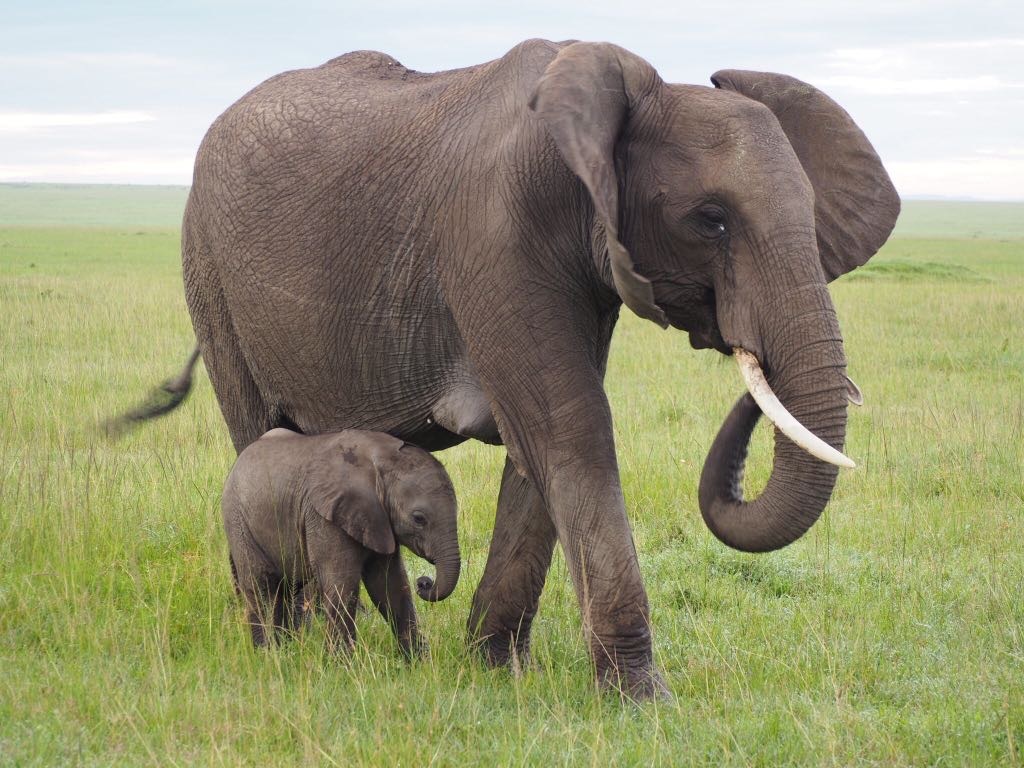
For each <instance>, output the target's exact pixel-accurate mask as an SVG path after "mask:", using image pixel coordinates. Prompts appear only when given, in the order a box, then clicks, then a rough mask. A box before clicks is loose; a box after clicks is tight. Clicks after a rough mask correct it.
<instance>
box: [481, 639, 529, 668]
mask: <svg viewBox="0 0 1024 768" xmlns="http://www.w3.org/2000/svg"><path fill="white" fill-rule="evenodd" d="M470 645H471V646H472V647H473V648H475V649H476V650H477V651H478V652H479V654H480V656H481V657H482V658H483V660H484V663H486V664H487V666H489V667H494V668H497V667H507V668H508V669H509V671H510V672H512V674H513V675H515V676H516V677H518V676H519V675H521V674H522V673H523V670H524V669H526V668H528V667H529V666H530V664H531V661H530V638H529V635H526V634H524V633H522V632H520V633H518V634H517V633H513V632H496V633H494V634H490V635H485V636H483V637H479V638H470Z"/></svg>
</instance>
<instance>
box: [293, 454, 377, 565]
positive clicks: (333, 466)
mask: <svg viewBox="0 0 1024 768" xmlns="http://www.w3.org/2000/svg"><path fill="white" fill-rule="evenodd" d="M380 491H381V481H380V477H379V474H378V472H377V469H376V467H375V466H374V465H373V463H372V462H370V461H369V460H366V459H360V460H357V462H356V463H354V464H353V463H352V460H351V453H350V452H346V453H343V452H342V451H341V450H331V451H327V452H325V454H324V455H321V456H317V458H316V459H315V460H314V461H313V462H312V463H311V465H310V467H309V472H308V475H307V478H306V494H307V500H308V502H309V503H310V504H311V505H312V507H313V509H315V510H316V512H317V514H319V515H320V516H321V517H323V518H324V519H325V520H327V521H329V522H331V523H334V524H335V525H339V526H341V528H342V529H343V530H344V531H345V533H347V534H348V535H349V536H351V537H352V538H353V539H355V540H356V541H358V542H359V543H360V544H362V545H363V546H364V547H366V548H367V549H371V550H373V551H374V552H377V553H379V554H382V555H390V554H392V553H393V552H394V551H395V534H394V531H393V530H392V528H391V517H390V516H389V515H388V512H387V509H386V508H385V506H384V503H383V497H382V495H381V493H380Z"/></svg>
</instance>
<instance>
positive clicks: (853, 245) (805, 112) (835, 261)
mask: <svg viewBox="0 0 1024 768" xmlns="http://www.w3.org/2000/svg"><path fill="white" fill-rule="evenodd" d="M711 82H712V83H713V84H714V86H715V87H716V88H722V89H724V90H729V91H735V92H736V93H739V94H742V95H744V96H746V97H748V98H751V99H754V100H755V101H759V102H761V103H762V104H764V105H765V106H766V107H768V109H770V110H771V111H772V112H773V113H774V114H775V117H776V119H777V120H778V121H779V124H780V125H781V126H782V130H783V131H785V133H786V136H787V137H788V138H789V143H790V144H792V145H793V149H794V150H795V151H796V156H797V157H798V158H799V159H800V163H801V164H802V165H803V168H804V172H805V173H806V174H807V178H808V179H810V181H811V186H812V187H814V218H815V222H816V225H817V231H818V253H819V255H820V256H821V264H822V267H824V270H825V275H826V276H827V277H828V279H829V280H830V281H831V280H834V279H835V278H837V277H839V276H840V275H843V274H845V273H847V272H849V271H850V270H852V269H854V268H856V267H859V266H861V265H862V264H864V263H865V262H867V260H868V259H870V258H871V257H872V256H874V255H875V253H877V252H878V249H879V248H881V247H882V244H883V243H885V241H886V240H887V239H888V237H889V234H890V233H891V232H892V228H893V227H894V226H895V224H896V218H897V216H899V213H900V198H899V195H898V194H897V193H896V189H895V187H893V185H892V181H891V180H890V179H889V174H888V173H886V172H885V168H884V167H882V161H881V160H880V159H879V158H878V154H877V153H876V152H875V149H874V147H872V146H871V142H870V141H868V138H867V136H865V135H864V133H863V132H862V131H861V129H860V128H858V127H857V124H856V123H855V122H853V118H851V117H850V115H849V114H847V112H846V110H844V109H843V108H842V107H840V106H839V105H838V104H836V103H835V102H834V101H833V100H832V99H830V98H829V97H828V96H826V95H825V94H824V93H822V92H821V91H819V90H818V89H817V88H815V87H814V86H812V85H808V84H807V83H804V82H802V81H800V80H797V79H796V78H793V77H788V76H787V75H777V74H772V73H769V72H747V71H742V70H736V69H725V70H722V71H720V72H716V73H715V74H713V75H712V76H711Z"/></svg>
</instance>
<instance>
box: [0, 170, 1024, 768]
mask: <svg viewBox="0 0 1024 768" xmlns="http://www.w3.org/2000/svg"><path fill="white" fill-rule="evenodd" d="M93 191H94V190H90V189H86V190H83V194H91V193H92V192H93ZM65 202H66V201H65ZM61 204H64V203H63V202H62V203H61ZM67 204H68V205H69V206H71V207H74V206H73V205H72V204H71V203H67ZM54 205H55V206H56V205H57V203H56V202H55V203H54ZM920 205H922V206H925V207H926V204H920ZM993 216H995V217H996V218H995V219H993V221H995V220H997V218H998V212H996V213H994V214H993ZM5 221H7V223H8V226H7V227H6V228H3V229H0V313H2V322H0V354H2V365H0V424H2V427H0V563H2V564H3V565H2V567H0V764H3V765H7V764H10V765H48V766H49V765H65V764H82V765H114V764H116V765H140V764H147V765H149V764H161V765H165V764H166V765H190V764H201V765H209V764H212V765H220V764H225V765H235V764H249V763H253V764H265V765H276V764H309V765H334V764H338V765H352V764H356V765H359V764H375V765H477V764H495V765H522V764H537V765H562V764H565V765H578V764H593V765H608V764H622V765H679V764H688V763H710V764H716V765H720V764H737V765H748V764H754V765H788V764H808V765H827V764H832V765H852V764H862V763H866V764H882V765H923V764H939V763H942V764H954V765H1013V764H1019V763H1020V762H1021V759H1022V758H1021V751H1022V750H1024V682H1022V681H1024V607H1022V601H1021V594H1022V592H1024V481H1022V472H1021V467H1022V464H1024V461H1022V459H1024V455H1022V454H1024V451H1022V448H1021V444H1022V440H1024V345H1022V341H1021V339H1022V336H1024V299H1022V298H1021V297H1022V296H1024V255H1022V254H1024V241H1022V240H1020V239H1007V238H1005V237H1002V236H1001V235H997V236H993V237H990V236H988V235H987V233H984V232H983V233H982V235H981V236H978V237H972V236H970V235H967V236H963V233H962V232H961V233H959V235H957V236H956V237H955V238H954V237H953V236H948V237H949V239H936V238H932V239H924V238H915V239H910V238H899V239H896V240H894V241H892V242H891V243H890V244H889V245H887V246H886V247H885V249H884V250H883V252H882V253H881V254H880V255H879V256H878V257H876V259H874V260H873V261H872V262H871V263H870V264H869V265H868V266H867V267H865V268H864V269H862V270H858V271H857V272H855V273H854V274H852V275H850V276H848V277H845V278H843V279H841V280H839V281H838V282H837V283H836V284H834V286H833V291H832V292H833V296H834V297H835V300H836V304H837V308H838V312H839V315H840V320H841V322H842V325H843V329H844V334H845V338H846V349H847V356H848V358H849V360H850V374H851V376H853V378H854V379H855V380H856V381H857V382H858V383H859V384H860V386H861V389H862V390H863V392H864V395H865V399H866V406H865V407H864V408H863V409H861V410H856V411H853V412H852V413H851V418H850V426H849V442H848V446H847V449H848V450H847V452H848V453H849V455H850V456H852V457H853V458H854V459H855V460H856V461H857V462H858V464H859V467H858V469H857V470H855V471H851V472H843V473H842V475H841V477H840V481H839V484H838V486H837V489H836V493H835V495H834V497H833V500H832V503H831V504H830V505H829V508H828V509H827V511H826V513H825V515H824V517H823V519H822V520H821V521H819V523H818V524H817V525H815V527H814V528H813V529H812V530H811V531H810V533H809V534H808V535H807V536H805V537H804V538H803V539H802V540H801V541H799V542H798V543H796V544H795V545H793V546H791V547H789V548H787V549H785V550H783V551H780V552H777V553H773V554H769V555H761V556H751V555H744V554H741V553H737V552H733V551H730V550H728V549H726V548H724V547H723V546H721V545H720V544H718V543H717V542H716V541H715V540H714V538H713V537H712V536H711V535H710V534H709V533H708V532H707V530H706V529H705V527H704V524H703V523H702V521H701V520H700V515H699V513H698V512H697V505H696V484H697V480H698V476H699V470H700V466H701V462H702V461H703V458H704V454H705V452H706V451H707V448H708V446H709V445H710V442H711V439H712V438H713V436H714V433H715V431H716V429H717V428H718V425H719V424H720V422H721V419H722V418H723V416H724V415H725V413H726V412H727V410H728V408H729V407H730V405H731V404H732V401H733V400H734V398H735V397H737V396H738V395H739V393H740V389H741V385H740V383H739V379H738V377H737V376H736V373H735V371H734V370H733V366H732V365H731V363H730V362H729V361H726V360H724V359H722V358H720V357H719V356H717V355H715V354H713V353H709V352H702V353H698V352H694V351H692V350H690V349H689V347H688V344H687V342H686V339H685V337H684V336H683V335H680V334H673V333H666V332H661V331H659V330H658V329H657V328H655V327H653V326H651V325H650V324H645V323H643V322H641V321H639V320H637V319H636V318H634V317H632V316H628V315H624V316H623V319H622V321H621V323H620V326H619V328H618V330H617V332H616V338H615V342H614V345H613V352H612V359H611V362H610V370H609V373H608V391H609V396H610V398H611V402H612V407H613V410H614V415H615V423H616V430H617V435H616V436H617V441H618V451H619V457H620V463H621V469H622V478H623V485H624V488H625V494H626V499H627V506H628V510H629V514H630V519H631V521H632V524H633V526H634V534H635V538H636V543H637V549H638V552H639V554H640V562H641V568H642V570H643V572H644V576H645V579H646V582H647V586H648V591H649V595H650V599H651V605H652V622H653V629H654V633H655V643H656V645H655V648H656V655H657V661H658V665H659V667H660V669H661V670H662V672H663V674H664V676H665V679H666V681H667V683H668V685H669V687H670V689H671V691H672V694H673V697H672V699H671V701H668V702H664V701H662V702H654V703H651V704H647V705H644V706H641V707H634V706H623V705H621V704H620V703H619V702H618V701H617V700H615V699H613V698H610V697H604V696H600V695H597V694H595V692H594V688H593V684H592V682H591V673H590V669H589V663H588V659H587V654H586V650H585V647H584V644H583V642H582V636H581V631H580V620H579V612H578V608H577V605H576V599H575V595H574V593H573V591H572V589H571V586H570V584H569V579H568V578H567V574H566V569H565V565H564V562H563V561H562V560H561V558H560V556H559V555H557V554H556V558H555V563H554V565H553V567H552V569H551V572H550V574H549V577H548V583H547V587H546V588H545V591H544V595H543V598H542V601H541V609H540V614H539V616H538V619H537V621H536V624H535V629H534V645H535V657H536V663H535V664H534V666H532V667H531V668H528V669H527V670H526V671H525V672H524V674H523V675H522V676H520V677H515V676H512V675H510V674H509V673H508V672H506V671H503V670H489V669H486V668H485V667H484V666H483V665H482V664H480V663H479V662H478V661H477V660H476V659H475V658H474V657H472V656H471V655H470V654H469V653H467V651H466V649H465V646H464V642H463V637H464V622H465V619H466V616H467V613H468V608H469V602H470V598H471V595H472V591H473V588H474V587H475V585H476V583H477V581H478V579H479V576H480V574H481V573H482V570H483V565H484V562H485V559H486V555H487V545H488V543H489V537H490V530H491V527H492V523H493V510H494V504H495V499H496V496H497V490H498V479H499V476H500V470H501V464H502V460H503V453H502V451H501V449H498V448H491V447H486V446H481V445H472V444H467V445H463V446H459V447H457V448H455V449H452V450H449V451H446V452H444V453H442V454H439V457H440V458H441V459H442V461H443V462H444V463H445V465H446V467H447V468H448V470H449V472H450V473H451V475H452V478H453V481H454V483H455V487H456V490H457V492H458V494H459V501H460V526H461V527H460V538H461V542H462V546H463V551H464V557H465V559H466V564H465V569H464V575H463V579H462V582H461V584H460V586H459V588H458V590H457V591H456V593H455V595H453V597H452V598H450V599H449V600H447V601H445V602H443V603H439V604H435V605H427V604H423V603H419V604H418V610H419V611H420V615H421V617H422V620H423V625H424V631H425V634H426V636H427V638H428V640H429V641H430V643H431V648H432V653H431V656H430V659H429V660H426V661H422V662H419V663H415V664H413V665H406V664H404V663H403V662H402V661H401V660H400V659H399V656H398V653H397V648H396V647H395V643H394V641H393V639H392V638H391V636H390V633H389V632H388V630H387V628H386V627H385V625H384V622H383V621H382V620H381V619H380V617H379V616H377V615H370V614H366V615H363V616H361V617H360V618H359V622H358V630H359V633H360V637H359V643H358V648H357V650H356V652H355V654H354V655H353V657H352V658H351V659H348V660H341V661H339V660H336V659H332V658H328V657H326V656H325V654H324V650H323V640H324V636H323V627H322V626H321V625H320V624H317V625H316V626H314V627H313V629H312V631H310V632H308V633H306V634H305V635H304V636H302V637H300V638H299V639H298V640H297V641H296V642H293V643H289V644H286V645H283V646H281V647H278V648H275V649H272V650H271V651H269V652H265V653H254V652H253V651H252V649H251V648H250V645H249V639H248V633H247V629H246V627H245V624H244V616H243V612H242V609H241V607H240V605H239V603H238V601H237V599H236V598H235V595H234V591H233V588H232V585H231V580H230V574H229V570H228V565H227V552H226V545H225V541H224V534H223V531H222V528H221V522H220V513H219V494H220V489H221V486H222V483H223V480H224V477H225V476H226V474H227V471H228V469H229V467H230V464H231V461H232V456H233V453H232V450H231V447H230V444H229V441H228V439H227V434H226V430H225V429H224V426H223V422H222V420H221V417H220V414H219V412H218V410H217V407H216V403H215V401H214V398H213V394H212V391H211V388H210V386H209V383H208V382H207V381H206V380H205V378H204V377H201V376H200V377H199V378H198V383H197V385H196V388H195V391H194V393H193V395H192V397H191V398H190V399H189V400H188V401H187V402H186V404H185V405H184V406H183V408H182V409H181V410H180V411H179V412H178V413H176V414H174V415H172V416H170V417H168V418H166V419H164V420H162V421H160V422H158V423H155V424H153V425H151V426H148V427H145V428H143V429H140V430H138V431H137V432H134V433H132V434H130V435H128V436H127V437H126V438H124V439H123V440H122V441H120V442H118V443H109V442H107V441H105V440H104V439H102V438H101V437H100V435H99V434H98V433H97V431H96V425H97V423H98V422H99V421H101V420H102V419H103V418H104V417H106V416H108V415H110V414H112V413H115V412H117V411H119V410H121V409H123V408H124V407H125V406H127V405H129V404H131V403H133V402H135V401H136V400H137V399H138V398H139V397H140V395H141V394H142V393H144V392H145V391H147V390H148V389H149V388H150V387H151V386H153V385H154V384H155V383H157V382H159V381H160V380H162V379H164V378H166V377H167V376H169V375H170V374H171V373H172V372H174V371H175V370H176V368H177V367H178V366H179V365H180V364H181V363H182V362H183V361H184V359H185V357H186V355H187V354H188V351H189V349H190V347H191V344H192V335H191V328H190V324H189V320H188V316H187V312H186V310H185V306H184V301H183V298H182V289H181V278H180V266H179V260H178V259H179V257H178V251H177V247H178V244H177V238H178V234H177V231H176V230H174V229H149V228H146V227H145V226H142V225H140V224H137V223H131V222H123V223H119V224H118V226H116V227H107V228H96V227H92V226H86V224H87V222H84V221H77V222H76V224H78V225H80V226H75V227H70V226H69V227H41V226H38V225H35V226H31V227H29V226H22V227H16V226H11V225H10V220H9V219H7V218H5ZM148 221H150V222H152V219H149V220H148ZM157 223H159V222H157ZM911 223H912V222H911ZM947 231H948V230H947ZM922 234H925V233H922ZM954 234H956V233H954ZM770 450H771V449H770V439H769V434H768V430H767V428H763V427H762V428H759V430H758V433H757V435H756V436H755V444H754V446H753V449H752V458H751V464H750V467H749V471H748V475H749V479H748V487H749V488H754V489H756V488H757V487H759V486H760V485H762V484H763V483H764V481H765V478H766V477H767V472H768V469H769V463H770ZM409 561H410V562H409V566H410V572H411V573H412V574H413V575H414V576H415V575H417V574H418V573H421V572H425V571H424V570H423V569H425V568H427V566H425V565H424V564H422V563H420V562H419V561H417V560H415V558H413V557H411V556H410V558H409Z"/></svg>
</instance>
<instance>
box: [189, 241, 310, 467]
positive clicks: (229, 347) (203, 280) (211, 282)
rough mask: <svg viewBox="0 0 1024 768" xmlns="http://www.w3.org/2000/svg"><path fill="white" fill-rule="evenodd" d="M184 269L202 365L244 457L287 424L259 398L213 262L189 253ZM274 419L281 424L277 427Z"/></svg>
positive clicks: (235, 443)
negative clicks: (260, 440)
mask: <svg viewBox="0 0 1024 768" xmlns="http://www.w3.org/2000/svg"><path fill="white" fill-rule="evenodd" d="M183 267H184V271H185V288H186V291H185V293H186V299H187V300H188V308H189V313H190V314H191V315H192V325H193V328H194V329H195V333H196V340H197V341H198V343H199V349H200V352H201V353H202V358H203V364H204V365H205V366H206V371H207V373H208V374H209V376H210V382H211V383H212V384H213V391H214V393H215V394H216V395H217V402H218V403H219V404H220V410H221V413H222V414H223V415H224V421H225V422H227V425H228V431H229V432H230V434H231V442H232V443H233V444H234V446H235V450H236V451H237V452H238V453H241V452H242V449H243V448H245V447H246V446H247V445H249V444H250V443H252V442H254V441H255V440H256V439H257V438H258V437H259V436H260V435H262V434H263V433H264V432H266V431H268V430H270V429H273V428H274V427H284V426H289V424H288V423H284V422H285V421H286V420H285V419H284V418H283V414H281V413H275V412H274V411H275V409H273V408H271V407H270V405H269V404H268V403H267V402H266V400H265V399H264V397H263V396H262V394H261V393H260V390H259V387H258V386H257V384H256V380H255V379H254V377H253V374H252V369H251V368H250V366H249V363H248V361H247V360H246V356H245V351H244V350H243V349H242V346H241V344H240V342H239V339H238V334H237V333H236V331H235V326H234V323H233V321H232V318H231V315H230V311H229V309H228V305H227V301H226V299H225V297H224V291H223V289H222V288H221V285H220V279H219V277H218V276H217V273H216V270H215V269H214V268H213V266H212V264H211V263H210V260H209V259H208V258H205V257H203V256H202V254H200V253H198V252H197V251H195V250H194V249H192V248H191V247H186V249H185V253H184V258H183ZM275 417H276V420H277V421H278V422H280V423H275ZM289 423H290V422H289ZM289 428H291V427H289Z"/></svg>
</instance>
